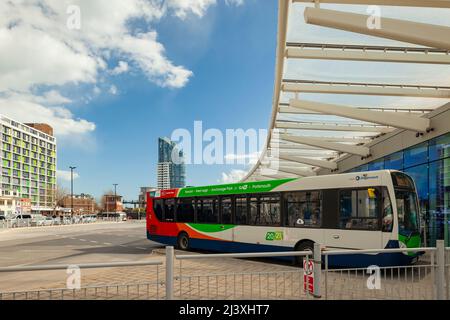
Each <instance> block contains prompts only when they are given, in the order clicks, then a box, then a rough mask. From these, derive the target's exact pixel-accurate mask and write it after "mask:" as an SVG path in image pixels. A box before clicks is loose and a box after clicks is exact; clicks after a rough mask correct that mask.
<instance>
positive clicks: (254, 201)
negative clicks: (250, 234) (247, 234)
mask: <svg viewBox="0 0 450 320" xmlns="http://www.w3.org/2000/svg"><path fill="white" fill-rule="evenodd" d="M249 210H250V222H249V224H250V225H252V226H254V225H258V224H259V212H258V198H257V197H256V196H252V197H251V198H250V199H249Z"/></svg>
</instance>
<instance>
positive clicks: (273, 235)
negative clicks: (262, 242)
mask: <svg viewBox="0 0 450 320" xmlns="http://www.w3.org/2000/svg"><path fill="white" fill-rule="evenodd" d="M266 240H267V241H281V240H283V232H282V231H276V232H267V234H266Z"/></svg>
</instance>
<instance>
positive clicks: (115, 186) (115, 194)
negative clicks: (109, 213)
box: [113, 183, 119, 213]
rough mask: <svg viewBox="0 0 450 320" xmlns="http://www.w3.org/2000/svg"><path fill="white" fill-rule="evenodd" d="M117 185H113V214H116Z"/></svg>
mask: <svg viewBox="0 0 450 320" xmlns="http://www.w3.org/2000/svg"><path fill="white" fill-rule="evenodd" d="M118 185H119V184H117V183H114V184H113V186H114V213H117V186H118Z"/></svg>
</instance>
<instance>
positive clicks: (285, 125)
mask: <svg viewBox="0 0 450 320" xmlns="http://www.w3.org/2000/svg"><path fill="white" fill-rule="evenodd" d="M275 127H276V128H278V129H297V130H324V131H357V132H379V133H389V132H392V131H394V130H395V128H388V127H380V126H366V125H337V124H320V123H318V124H311V123H298V122H282V121H277V122H276V123H275Z"/></svg>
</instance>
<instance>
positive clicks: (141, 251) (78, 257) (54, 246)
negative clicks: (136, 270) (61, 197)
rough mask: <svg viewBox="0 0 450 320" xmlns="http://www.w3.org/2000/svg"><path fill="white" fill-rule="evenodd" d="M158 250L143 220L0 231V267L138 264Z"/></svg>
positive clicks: (158, 245) (157, 245)
mask: <svg viewBox="0 0 450 320" xmlns="http://www.w3.org/2000/svg"><path fill="white" fill-rule="evenodd" d="M158 247H160V244H158V243H155V242H151V241H149V240H147V239H146V232H145V222H144V221H140V222H134V221H130V222H118V223H117V222H114V223H95V224H94V223H93V224H83V225H70V226H53V227H37V228H26V229H10V230H4V231H0V267H7V266H18V265H43V264H60V263H61V264H66V263H67V264H68V263H77V264H80V263H92V262H114V261H130V260H132V261H134V260H135V261H138V260H143V259H146V257H148V256H149V255H150V254H151V252H152V249H155V248H158Z"/></svg>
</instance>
